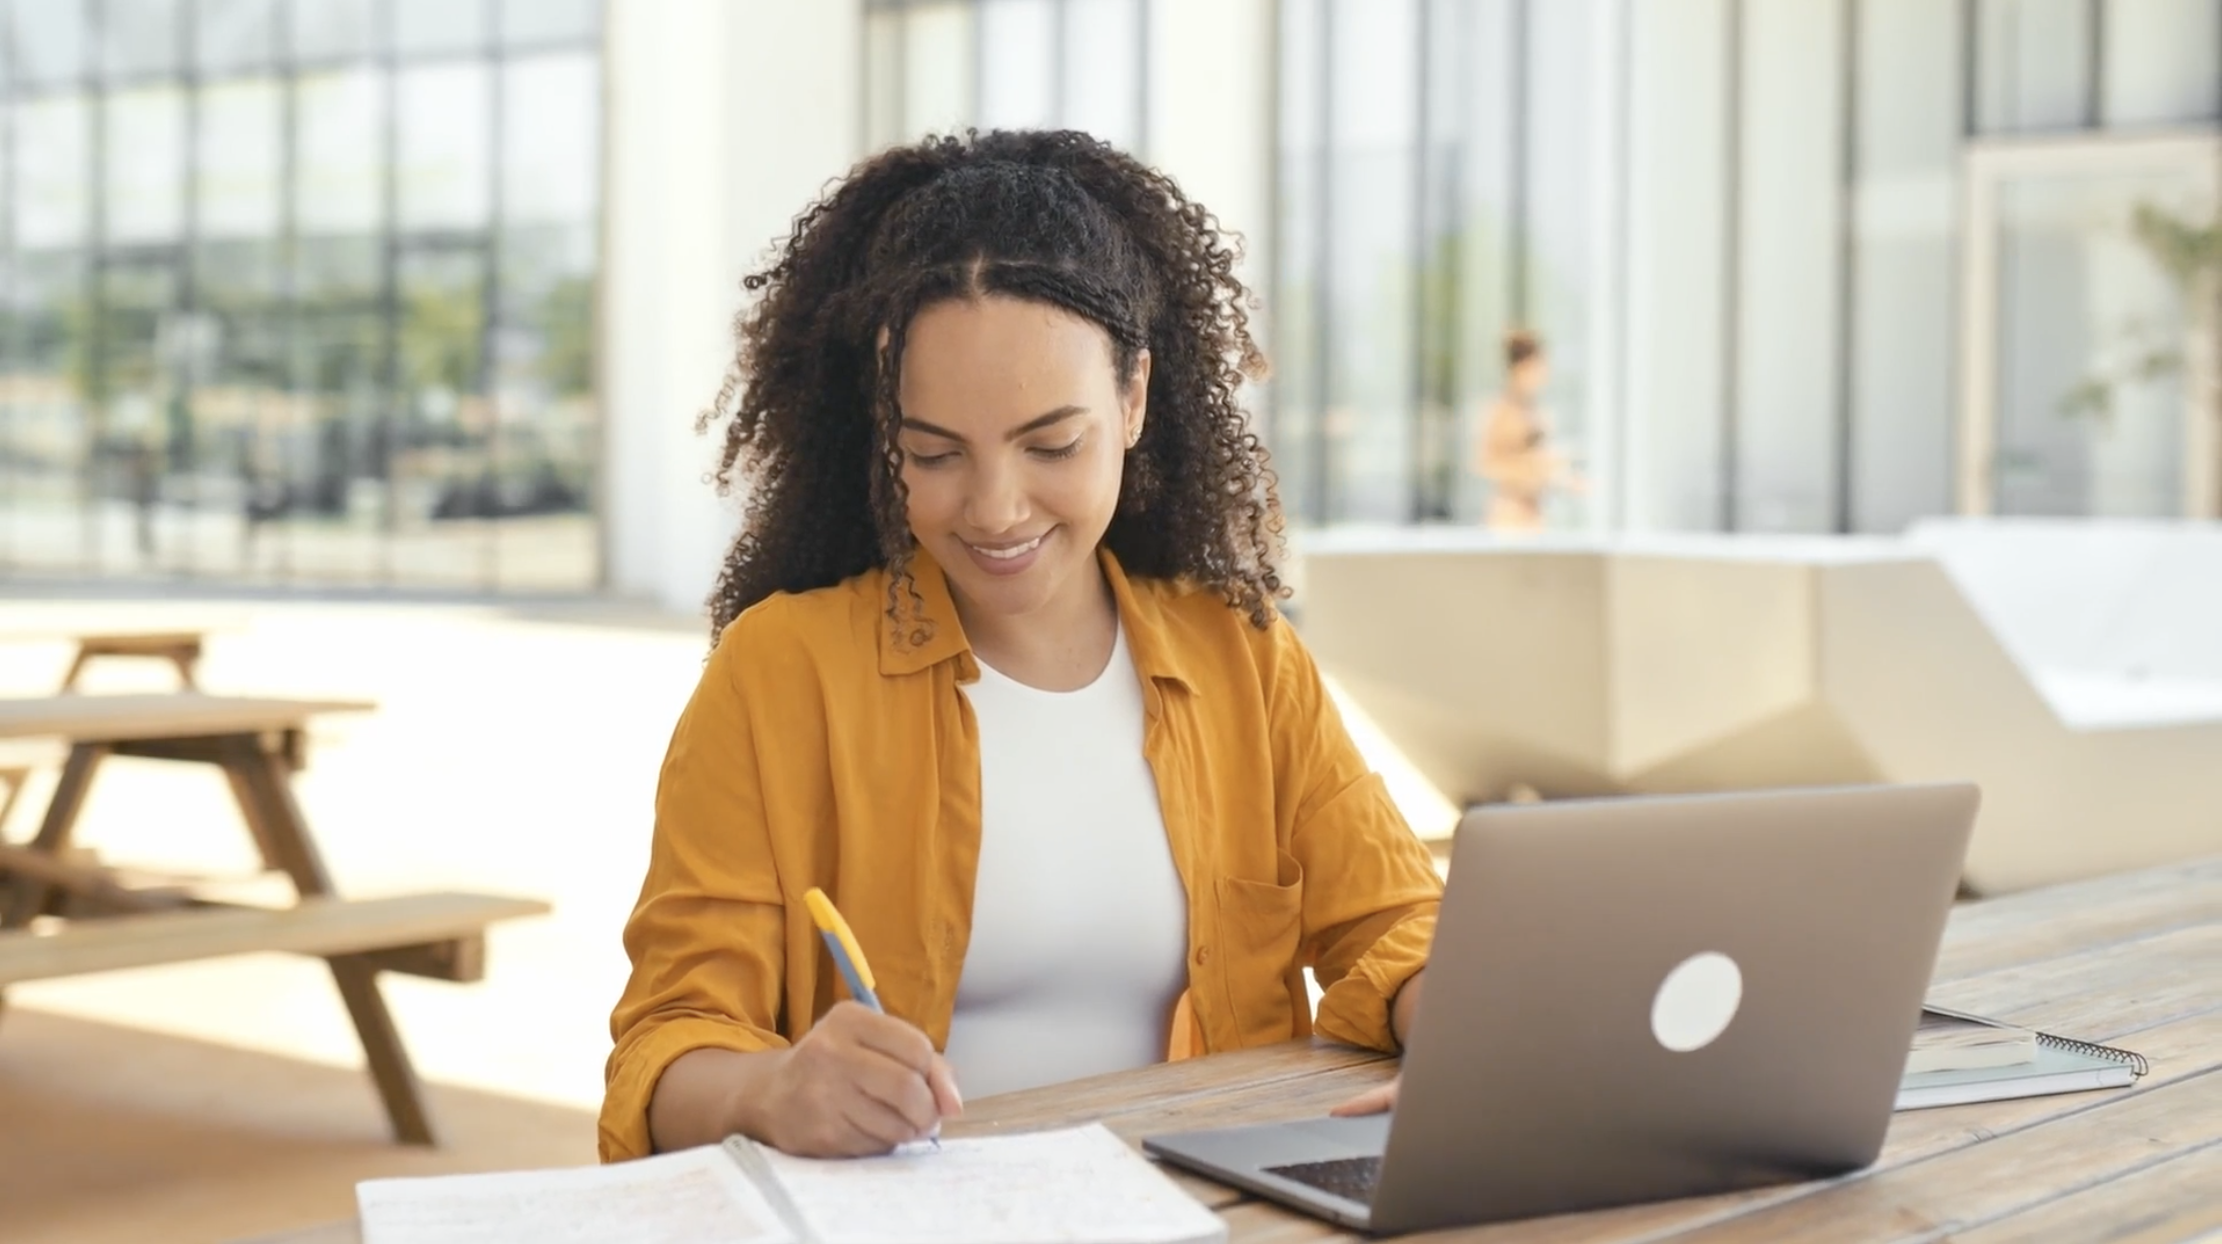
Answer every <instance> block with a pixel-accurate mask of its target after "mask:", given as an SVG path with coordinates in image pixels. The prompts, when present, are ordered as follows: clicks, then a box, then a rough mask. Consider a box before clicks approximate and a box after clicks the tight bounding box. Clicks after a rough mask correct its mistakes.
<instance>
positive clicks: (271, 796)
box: [0, 691, 548, 1144]
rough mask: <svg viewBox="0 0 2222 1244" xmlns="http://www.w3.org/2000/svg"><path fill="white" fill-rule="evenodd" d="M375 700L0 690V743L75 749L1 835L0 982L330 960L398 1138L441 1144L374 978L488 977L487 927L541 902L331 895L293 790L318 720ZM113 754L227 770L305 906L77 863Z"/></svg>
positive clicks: (260, 848)
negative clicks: (76, 834)
mask: <svg viewBox="0 0 2222 1244" xmlns="http://www.w3.org/2000/svg"><path fill="white" fill-rule="evenodd" d="M372 707H373V706H372V705H371V704H369V703H366V702H362V701H352V700H288V699H264V698H252V697H239V696H216V695H206V694H203V693H200V692H197V691H186V692H177V693H170V694H157V695H82V694H77V693H68V694H62V695H54V696H42V697H34V698H27V699H0V740H10V739H41V740H59V741H61V742H63V743H64V744H66V746H67V748H68V753H67V758H66V759H65V760H64V761H63V763H62V769H61V776H60V779H59V781H58V782H57V784H56V786H55V789H54V793H53V796H52V798H51V799H49V800H48V802H47V806H46V810H45V814H44V816H43V817H42V818H41V820H40V823H39V828H38V831H37V833H36V835H35V836H34V837H33V838H32V839H31V841H30V842H29V843H28V844H27V845H23V846H16V845H12V844H10V843H7V842H5V841H4V840H0V985H7V984H11V983H16V982H20V981H29V980H39V979H47V978H53V977H61V976H72V975H79V974H83V973H88V972H99V971H110V970H114V969H118V968H128V967H145V966H151V965H156V964H167V963H178V962H184V961H188V960H196V959H206V958H214V957H218V956H222V955H231V954H244V953H251V952H256V951H281V952H290V953H296V954H307V955H315V956H318V957H321V958H323V959H325V960H326V961H327V962H328V963H329V964H330V965H331V971H332V976H333V980H334V981H335V982H336V984H337V985H338V987H339V992H340V996H341V998H342V999H343V1001H344V1002H345V1003H346V1006H347V1010H348V1013H349V1015H350V1016H351V1017H352V1018H353V1020H354V1024H355V1030H356V1033H357V1034H358V1035H359V1036H360V1037H361V1039H362V1043H363V1053H364V1055H365V1057H366V1060H367V1061H368V1064H369V1069H370V1073H371V1076H372V1079H373V1080H374V1081H375V1082H376V1084H377V1088H378V1092H379V1095H380V1097H381V1098H382V1099H383V1101H384V1104H385V1108H386V1112H387V1115H388V1117H389V1118H390V1119H391V1121H392V1125H393V1132H394V1135H395V1137H396V1138H397V1139H399V1140H401V1141H404V1142H407V1143H413V1144H431V1143H434V1132H433V1127H432V1121H431V1118H430V1115H429V1114H428V1112H427V1111H426V1108H425V1104H424V1097H423V1093H422V1090H421V1088H420V1086H419V1084H418V1081H417V1076H416V1071H415V1069H414V1067H413V1066H412V1065H411V1063H410V1060H409V1055H408V1051H407V1049H406V1048H405V1047H404V1046H403V1044H402V1040H401V1035H400V1032H399V1030H398V1028H396V1026H395V1024H394V1021H393V1017H392V1015H391V1013H390V1012H389V1011H388V1010H387V1007H386V1002H385V998H384V995H383V994H381V993H380V991H379V987H378V980H377V976H378V973H380V972H402V973H407V974H410V975H416V976H425V977H431V978H434V979H439V980H449V981H473V980H478V979H481V978H482V977H483V975H484V971H485V941H484V935H485V929H486V926H487V925H488V924H490V923H493V922H494V921H498V920H506V919H512V918H515V917H520V916H528V915H537V914H541V913H544V912H546V911H547V910H548V906H547V904H545V903H542V902H539V901H537V900H531V899H521V898H511V897H503V896H496V895H484V894H459V893H425V894H405V895H396V896H390V897H383V898H372V899H353V900H350V899H343V898H341V897H339V896H338V894H337V893H336V891H335V888H334V886H333V883H332V878H331V875H330V873H329V872H328V871H327V870H326V868H325V865H324V861H323V857H322V855H321V853H320V852H319V851H318V849H317V846H316V840H315V838H314V836H313V835H312V834H311V832H310V830H309V825H308V821H307V818H306V817H305V816H304V815H303V813H302V810H301V806H300V804H299V802H298V801H297V800H296V799H295V798H294V792H293V777H294V774H295V773H297V772H299V771H300V770H301V768H302V767H303V766H304V765H305V764H306V763H307V756H308V746H307V737H308V736H307V727H308V724H309V722H310V721H311V720H312V719H314V718H317V717H320V716H325V715H329V714H336V713H359V712H364V711H368V710H369V709H371V708H372ZM111 756H134V757H144V758H150V759H156V760H165V761H175V762H180V763H186V764H204V765H211V766H214V767H215V768H217V769H219V770H220V771H222V773H223V774H224V776H225V777H226V779H228V781H229V783H230V786H231V790H232V794H233V796H234V797H235V798H236V800H237V802H238V805H239V811H240V814H241V819H242V821H243V822H244V825H245V828H246V831H247V833H248V834H249V836H250V837H251V838H252V839H253V840H254V845H255V847H256V850H257V852H258V853H259V855H260V857H261V859H262V861H263V864H264V866H265V867H266V868H268V869H271V870H275V871H278V872H282V873H284V874H285V875H286V876H287V877H288V878H290V879H291V881H292V883H293V888H294V891H295V894H296V896H297V899H296V902H295V903H293V904H292V905H290V906H284V907H256V906H247V905H240V904H232V903H224V902H217V901H213V900H210V899H206V898H203V897H200V896H198V895H196V894H194V893H193V892H192V891H191V889H190V888H189V887H177V886H135V885H132V884H129V883H128V882H127V881H126V880H124V879H122V878H121V877H120V876H119V874H117V873H115V872H114V871H113V870H110V869H106V868H101V867H96V866H90V865H87V864H85V863H82V862H79V861H78V860H76V859H75V858H74V857H73V856H72V854H71V853H70V849H69V848H70V840H71V835H72V832H73V830H74V829H75V827H76V824H77V820H78V816H79V813H80V812H81V811H82V810H83V807H84V803H85V797H86V794H87V792H88V791H89V790H90V789H91V786H92V781H93V777H94V774H95V773H96V772H97V771H98V770H99V768H100V766H101V764H102V762H103V761H105V760H106V759H107V758H109V757H111Z"/></svg>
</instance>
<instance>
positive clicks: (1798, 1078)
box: [1142, 784, 1978, 1234]
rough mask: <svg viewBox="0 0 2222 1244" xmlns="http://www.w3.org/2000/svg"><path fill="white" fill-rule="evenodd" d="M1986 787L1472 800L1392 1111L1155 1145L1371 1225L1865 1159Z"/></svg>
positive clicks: (1218, 1175) (1485, 1217) (1752, 1183)
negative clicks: (1519, 801)
mask: <svg viewBox="0 0 2222 1244" xmlns="http://www.w3.org/2000/svg"><path fill="white" fill-rule="evenodd" d="M1977 802H1978V795H1977V792H1976V789H1975V788H1974V787H1973V786H1970V785H1964V784H1956V785H1924V786H1894V785H1886V786H1862V787H1845V788H1827V789H1796V790H1774V791H1755V792H1742V793H1735V794H1719V795H1685V796H1644V797H1629V798H1617V799H1598V800H1569V801H1564V802H1549V803H1539V804H1521V805H1492V806H1487V807H1480V808H1476V809H1474V810H1472V811H1470V812H1468V813H1467V814H1466V816H1465V818H1464V819H1463V820H1462V821H1461V822H1460V823H1459V826H1458V832H1457V838H1456V840H1455V843H1454V846H1453V849H1452V857H1451V858H1452V860H1453V863H1454V867H1453V868H1452V869H1451V873H1450V880H1449V883H1448V885H1447V887H1446V889H1445V892H1444V895H1443V907H1442V914H1441V917H1440V920H1439V922H1438V924H1437V926H1436V931H1435V942H1434V946H1433V949H1432V950H1431V951H1430V954H1429V960H1428V973H1427V983H1426V985H1425V987H1424V988H1425V992H1423V993H1422V994H1421V997H1420V1005H1419V1009H1418V1011H1417V1013H1416V1014H1415V1016H1414V1018H1413V1021H1412V1031H1411V1033H1410V1039H1409V1041H1408V1042H1407V1046H1406V1049H1405V1053H1404V1061H1403V1071H1402V1074H1403V1077H1404V1079H1403V1085H1402V1087H1401V1090H1400V1093H1399V1103H1398V1106H1397V1109H1396V1110H1395V1112H1394V1113H1393V1115H1375V1116H1371V1117H1365V1118H1350V1119H1335V1118H1315V1119H1307V1120H1303V1121H1299V1122H1293V1123H1283V1124H1266V1125H1260V1126H1251V1127H1236V1128H1225V1129H1219V1130H1210V1131H1191V1132H1179V1133H1170V1134H1166V1135H1160V1136H1151V1137H1146V1138H1145V1139H1144V1140H1143V1142H1142V1146H1143V1149H1144V1150H1145V1151H1146V1152H1148V1153H1150V1154H1152V1155H1153V1156H1155V1157H1157V1158H1159V1159H1161V1160H1163V1161H1166V1162H1170V1163H1173V1164H1174V1165H1177V1166H1181V1167H1185V1168H1187V1169H1189V1170H1192V1171H1195V1172H1198V1173H1200V1174H1203V1175H1205V1176H1208V1177H1211V1178H1213V1179H1217V1180H1219V1181H1221V1182H1224V1183H1228V1184H1232V1185H1235V1186H1237V1187H1240V1188H1244V1189H1248V1190H1249V1191H1251V1192H1254V1193H1256V1194H1258V1195H1260V1196H1263V1197H1267V1198H1270V1199H1272V1200H1275V1201H1279V1202H1282V1203H1283V1204H1286V1205H1290V1206H1293V1207H1295V1208H1297V1209H1300V1210H1303V1211H1305V1212H1307V1213H1311V1214H1315V1215H1317V1216H1319V1217H1321V1218H1325V1219H1328V1220H1329V1221H1331V1222H1334V1223H1337V1224H1339V1225H1342V1226H1346V1227H1354V1228H1357V1229H1359V1230H1363V1231H1369V1232H1374V1233H1377V1234H1379V1233H1390V1232H1405V1231H1420V1230H1426V1229H1429V1228H1434V1227H1444V1226H1452V1225H1462V1224H1468V1223H1480V1222H1494V1221H1501V1220H1505V1219H1514V1218H1527V1217H1533V1216H1537V1215H1543V1214H1555V1213H1563V1212H1568V1211H1574V1210H1585V1209H1597V1208H1602V1207H1605V1206H1610V1205H1622V1204H1629V1203H1633V1202H1639V1201H1654V1200H1664V1199H1668V1198H1673V1197H1683V1196H1695V1195H1701V1194H1709V1193H1718V1192H1729V1191H1734V1190H1738V1189H1743V1188H1752V1187H1758V1186H1762V1185H1766V1184H1774V1183H1787V1182H1793V1181H1798V1180H1806V1179H1815V1178H1821V1177H1825V1176H1830V1175H1838V1174H1842V1173H1844V1172H1847V1171H1853V1170H1857V1169H1859V1168H1861V1167H1864V1166H1866V1165H1868V1164H1869V1163H1871V1162H1873V1161H1874V1160H1875V1156H1876V1154H1877V1153H1878V1152H1879V1151H1880V1150H1881V1148H1882V1141H1883V1133H1884V1131H1885V1130H1886V1129H1887V1127H1888V1126H1889V1123H1890V1115H1891V1106H1892V1102H1893V1101H1894V1099H1895V1098H1896V1097H1897V1093H1898V1081H1899V1077H1900V1076H1901V1074H1902V1073H1903V1072H1904V1070H1905V1065H1906V1056H1907V1051H1908V1050H1909V1049H1910V1048H1911V1045H1912V1041H1913V1032H1914V1026H1915V1025H1916V1024H1917V1023H1918V1022H1919V1021H1920V1015H1921V1003H1922V996H1923V994H1924V993H1925V992H1926V991H1927V989H1928V984H1929V977H1930V974H1931V972H1932V971H1933V970H1934V967H1935V964H1936V955H1937V947H1938V943H1939V942H1940V941H1941V940H1942V938H1943V934H1944V924H1945V918H1946V916H1947V914H1948V913H1949V911H1950V909H1951V905H1952V900H1953V897H1954V895H1955V893H1956V891H1957V889H1958V885H1959V878H1960V868H1961V864H1962V861H1963V859H1964V857H1965V855H1966V852H1967V843H1968V836H1969V832H1970V830H1971V829H1972V827H1973V824H1974V820H1975V810H1976V806H1977Z"/></svg>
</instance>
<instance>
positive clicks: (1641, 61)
mask: <svg viewBox="0 0 2222 1244" xmlns="http://www.w3.org/2000/svg"><path fill="white" fill-rule="evenodd" d="M1629 20H1630V23H1631V31H1630V34H1631V36H1632V37H1631V39H1630V44H1631V48H1632V51H1633V58H1632V61H1633V63H1632V64H1631V66H1630V76H1629V85H1628V90H1629V100H1628V116H1629V118H1630V128H1629V135H1628V200H1629V201H1628V207H1627V221H1628V233H1629V237H1628V255H1629V271H1628V304H1629V305H1628V311H1627V325H1628V341H1627V347H1628V366H1627V377H1626V383H1627V390H1628V392H1629V394H1631V395H1632V396H1631V401H1632V406H1633V417H1631V418H1630V420H1629V426H1628V435H1629V444H1628V445H1627V446H1626V448H1625V450H1624V451H1623V460H1624V461H1625V462H1627V463H1628V470H1627V472H1626V474H1625V476H1624V487H1625V489H1626V496H1627V514H1628V518H1629V525H1630V526H1633V527H1637V528H1648V529H1664V530H1670V531H1671V530H1697V531H1703V530H1708V529H1711V528H1715V527H1717V526H1719V525H1720V519H1721V504H1720V497H1721V489H1722V488H1723V487H1724V486H1725V484H1726V482H1727V481H1726V480H1725V479H1724V478H1723V476H1722V471H1721V456H1722V455H1721V439H1722V421H1721V410H1722V405H1723V399H1724V397H1725V391H1724V386H1723V385H1722V382H1721V364H1722V339H1723V336H1724V334H1725V333H1726V332H1727V331H1728V324H1727V318H1726V311H1727V308H1726V303H1725V300H1724V298H1723V296H1722V295H1723V292H1724V291H1723V288H1722V279H1721V278H1722V275H1723V274H1724V273H1725V272H1726V271H1727V267H1726V253H1725V250H1724V245H1725V242H1726V237H1725V233H1726V230H1725V229H1724V227H1723V226H1724V224H1725V222H1726V221H1727V219H1728V216H1727V199H1726V185H1727V180H1728V179H1727V168H1728V144H1727V132H1728V128H1727V115H1726V109H1727V104H1728V101H1727V97H1726V92H1725V87H1726V84H1727V82H1728V74H1729V72H1730V67H1729V64H1728V58H1727V45H1728V39H1727V34H1726V30H1727V21H1728V0H1687V2H1686V3H1683V4H1678V5H1675V6H1673V7H1672V8H1671V9H1669V8H1668V7H1666V6H1661V5H1635V6H1633V7H1632V8H1631V9H1630V11H1629Z"/></svg>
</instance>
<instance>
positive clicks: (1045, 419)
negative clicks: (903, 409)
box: [903, 406, 1088, 445]
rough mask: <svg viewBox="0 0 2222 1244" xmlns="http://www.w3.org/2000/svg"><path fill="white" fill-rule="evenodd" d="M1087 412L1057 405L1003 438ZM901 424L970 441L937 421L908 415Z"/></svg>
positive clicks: (1008, 438) (947, 437) (1010, 437)
mask: <svg viewBox="0 0 2222 1244" xmlns="http://www.w3.org/2000/svg"><path fill="white" fill-rule="evenodd" d="M1087 413H1088V408H1087V407H1085V406H1059V407H1058V408H1057V409H1055V410H1052V411H1049V412H1047V413H1044V414H1039V415H1036V416H1034V417H1033V418H1031V419H1029V420H1027V421H1026V422H1024V423H1022V424H1020V425H1018V426H1017V427H1015V428H1012V429H1011V430H1010V431H1009V432H1007V433H1005V434H1004V436H1003V439H1004V440H1007V441H1015V440H1017V439H1018V438H1019V437H1022V436H1024V435H1026V434H1027V433H1028V432H1039V431H1041V430H1042V429H1043V428H1046V427H1049V426H1051V425H1052V424H1058V423H1063V422H1064V421H1065V420H1067V419H1070V418H1072V417H1073V416H1074V415H1084V414H1087ZM903 426H904V427H905V428H907V429H909V430H910V431H913V432H924V433H926V434H927V435H928V436H939V437H942V438H944V439H947V440H952V441H955V442H956V443H958V444H959V445H966V444H970V443H971V442H969V441H967V440H966V439H965V438H964V437H962V436H959V435H958V434H956V433H955V432H952V431H950V430H949V429H947V428H945V427H942V426H941V425H940V424H938V423H928V422H926V421H925V420H923V419H913V418H911V417H910V416H909V415H904V416H903Z"/></svg>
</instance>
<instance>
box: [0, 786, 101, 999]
mask: <svg viewBox="0 0 2222 1244" xmlns="http://www.w3.org/2000/svg"><path fill="white" fill-rule="evenodd" d="M107 755H108V746H107V744H105V743H79V744H77V745H76V746H74V747H72V748H70V749H69V759H68V760H66V761H64V762H62V779H61V781H60V782H58V783H56V784H55V786H54V798H53V799H51V800H49V801H48V802H47V805H46V818H45V819H44V820H42V821H40V822H39V832H38V835H37V836H36V837H34V838H32V839H31V843H30V850H33V851H36V852H39V853H40V854H43V855H51V856H54V857H56V858H60V856H61V853H62V849H63V848H65V847H67V846H68V845H69V835H70V831H71V830H72V829H74V828H76V826H77V816H78V813H80V812H82V811H84V809H85V792H86V791H88V790H89V789H91V787H92V784H93V770H94V769H97V768H99V767H100V762H101V760H102V758H104V757H106V756H107ZM56 893H58V891H56V890H55V889H54V888H53V887H51V886H49V885H47V884H46V883H45V882H43V881H40V880H37V879H34V878H31V877H26V876H20V875H19V876H16V877H13V878H11V879H10V883H9V884H8V885H5V886H0V899H4V900H5V901H4V902H0V929H20V928H22V927H23V926H24V925H27V924H29V923H31V921H32V920H33V919H34V918H35V917H37V916H38V914H39V912H40V911H41V910H43V909H44V908H45V907H46V905H47V902H48V900H49V899H50V898H52V897H53V896H54V895H55V894H56ZM6 1003H7V997H6V995H5V994H0V1007H4V1006H5V1005H6Z"/></svg>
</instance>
